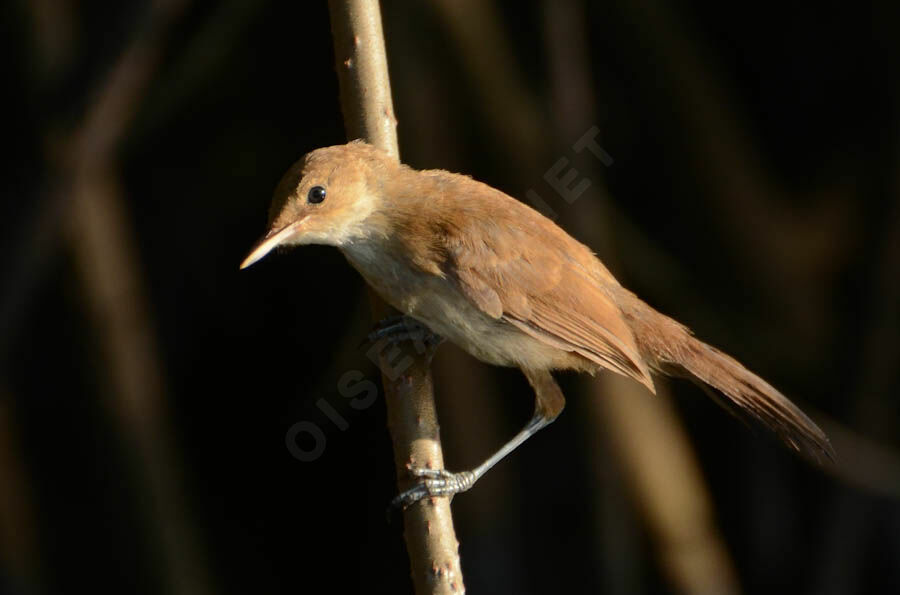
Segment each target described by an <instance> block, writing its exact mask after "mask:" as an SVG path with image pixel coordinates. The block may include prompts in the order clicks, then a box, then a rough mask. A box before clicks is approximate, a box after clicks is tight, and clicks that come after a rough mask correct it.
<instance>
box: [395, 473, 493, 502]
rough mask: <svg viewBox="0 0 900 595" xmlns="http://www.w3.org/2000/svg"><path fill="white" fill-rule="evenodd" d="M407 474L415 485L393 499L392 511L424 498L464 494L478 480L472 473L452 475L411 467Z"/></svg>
mask: <svg viewBox="0 0 900 595" xmlns="http://www.w3.org/2000/svg"><path fill="white" fill-rule="evenodd" d="M409 472H410V473H411V474H412V475H413V477H415V478H416V480H417V481H416V485H414V486H413V487H411V488H409V489H408V490H406V491H405V492H401V493H400V494H399V495H398V496H397V497H396V498H394V499H393V500H392V501H391V508H392V509H397V508H403V509H406V508H408V507H409V506H411V505H413V504H415V503H416V502H418V501H419V500H422V499H424V498H440V497H441V496H453V495H454V494H459V493H460V492H465V491H466V490H468V489H469V488H471V487H472V485H474V483H475V480H477V479H478V477H477V476H476V475H475V473H474V472H473V471H460V472H458V473H452V472H450V471H447V470H446V469H423V468H419V467H413V468H411V469H410V470H409Z"/></svg>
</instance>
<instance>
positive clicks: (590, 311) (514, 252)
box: [245, 142, 832, 489]
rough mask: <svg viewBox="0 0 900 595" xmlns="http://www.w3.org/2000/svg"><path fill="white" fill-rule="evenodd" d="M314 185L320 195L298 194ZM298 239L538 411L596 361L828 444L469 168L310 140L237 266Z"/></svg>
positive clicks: (796, 444) (743, 372)
mask: <svg viewBox="0 0 900 595" xmlns="http://www.w3.org/2000/svg"><path fill="white" fill-rule="evenodd" d="M315 186H321V187H322V188H325V189H326V190H327V199H325V200H324V201H323V202H321V203H319V204H310V202H309V201H308V200H307V195H308V193H309V192H310V189H311V188H313V187H315ZM305 243H323V244H332V245H335V246H337V247H338V248H340V249H341V250H342V251H343V252H344V254H345V255H346V257H347V259H348V261H349V262H350V263H351V264H352V265H353V266H354V267H355V268H356V269H357V270H358V271H359V272H360V273H361V274H362V275H363V277H364V278H365V279H366V280H367V281H368V282H369V283H370V284H371V285H372V286H373V287H374V288H375V290H376V291H377V292H378V293H379V294H380V295H381V296H382V297H383V298H384V299H385V300H386V301H387V302H389V303H390V304H391V305H393V306H394V307H396V308H397V309H398V310H400V311H401V312H403V313H405V314H407V315H409V316H412V317H413V318H415V319H417V320H419V321H421V322H423V323H424V324H426V325H427V326H428V327H429V328H431V329H432V330H433V331H435V332H437V333H439V334H441V335H442V336H444V337H446V338H447V339H449V340H451V341H452V342H454V343H456V344H457V345H459V346H460V347H462V348H463V349H465V350H466V351H468V352H469V353H471V354H472V355H474V356H476V357H478V358H480V359H482V360H484V361H487V362H489V363H493V364H497V365H506V366H517V367H519V368H521V369H522V370H523V371H524V372H525V373H526V376H528V378H529V381H530V382H531V384H532V386H534V388H535V392H536V401H537V403H536V418H540V420H542V424H546V423H549V421H552V419H553V418H555V417H556V415H558V414H559V412H560V411H561V410H562V406H563V402H564V401H563V399H562V394H561V392H559V389H558V386H556V384H555V382H553V380H552V377H551V376H550V374H549V372H550V371H551V370H556V369H575V370H581V371H588V372H594V371H597V370H601V369H608V370H611V371H614V372H617V373H619V374H623V375H625V376H628V377H631V378H634V379H635V380H637V381H638V382H641V383H642V384H644V385H645V386H647V387H648V388H649V389H650V390H653V380H652V378H651V376H650V373H651V370H652V371H656V372H662V373H666V374H680V375H685V376H689V377H692V378H694V379H696V380H699V381H701V382H703V383H706V384H708V385H710V386H712V387H713V388H715V389H717V390H718V391H721V393H722V394H723V395H724V396H725V397H726V400H727V402H728V403H730V404H732V405H733V406H734V407H733V409H736V410H737V411H739V412H741V413H743V414H746V415H749V416H751V417H753V418H756V419H758V420H760V421H762V422H763V423H765V424H766V425H768V426H769V427H770V428H772V429H773V430H774V431H775V432H776V433H777V434H778V435H779V436H780V437H781V438H782V439H783V440H784V441H785V442H786V443H787V444H788V445H790V446H791V447H793V448H794V449H796V450H799V451H801V452H804V453H807V454H810V455H812V456H814V457H816V458H818V456H819V455H820V454H823V453H824V454H825V455H827V456H831V454H832V453H831V447H830V445H829V443H828V439H827V438H826V436H825V435H824V434H823V433H822V431H821V430H820V429H819V428H818V427H817V426H816V425H815V424H814V423H813V422H812V421H810V420H809V418H807V417H806V416H805V415H804V414H803V413H802V412H801V411H800V410H799V409H798V408H797V407H796V406H794V405H793V404H792V403H791V402H790V401H789V400H788V399H787V398H785V397H784V396H783V395H782V394H781V393H779V392H778V391H777V390H775V389H774V388H773V387H772V386H770V385H769V384H767V383H766V382H765V381H763V380H762V379H760V378H759V377H757V376H756V375H754V374H752V373H751V372H749V371H748V370H747V369H745V368H744V367H743V366H742V365H741V364H740V363H738V362H737V361H735V360H734V359H732V358H730V357H729V356H727V355H725V354H723V353H721V352H720V351H718V350H716V349H715V348H713V347H710V346H708V345H706V344H704V343H702V342H700V341H698V340H697V339H695V338H694V337H693V336H692V335H691V333H690V331H689V330H688V329H687V328H685V327H684V326H682V325H681V324H679V323H677V322H675V321H674V320H672V319H671V318H668V317H666V316H664V315H662V314H660V313H659V312H656V311H655V310H653V309H652V308H650V307H649V306H648V305H646V304H645V303H644V302H642V301H641V300H640V299H638V298H637V297H636V296H635V295H634V294H632V293H631V292H629V291H627V290H626V289H624V288H622V287H621V286H620V285H619V283H618V282H617V281H616V279H615V278H614V277H613V276H612V275H611V274H610V273H609V271H608V270H607V269H606V267H604V266H603V264H602V263H601V262H600V261H599V260H598V259H597V258H596V256H594V254H593V253H592V252H591V251H590V250H589V249H588V248H587V247H586V246H584V245H583V244H581V243H579V242H578V241H576V240H575V239H573V238H572V237H571V236H569V235H568V234H567V233H566V232H565V231H563V230H562V229H560V228H559V227H558V226H557V225H555V224H554V223H553V222H552V221H550V220H549V219H547V218H545V217H544V216H542V215H541V214H540V213H538V212H537V211H535V210H534V209H531V208H530V207H528V206H526V205H524V204H523V203H521V202H519V201H517V200H515V199H513V198H511V197H509V196H507V195H506V194H504V193H502V192H500V191H499V190H496V189H494V188H491V187H490V186H487V185H485V184H482V183H480V182H477V181H475V180H472V179H471V178H469V177H466V176H462V175H459V174H453V173H449V172H446V171H440V170H431V171H416V170H414V169H411V168H409V167H407V166H405V165H401V164H399V163H397V162H395V161H393V160H392V159H391V158H390V157H389V156H387V155H386V154H385V153H382V152H381V151H379V150H377V149H375V148H373V147H371V146H369V145H366V144H364V143H360V142H354V143H350V144H347V145H339V146H335V147H327V148H324V149H319V150H317V151H313V152H312V153H310V154H309V155H307V156H306V157H305V158H304V159H303V160H301V161H300V162H298V163H297V164H296V165H295V166H294V167H292V168H291V170H290V171H289V172H288V173H287V174H286V175H285V177H284V178H283V179H282V182H281V183H280V184H279V187H278V189H277V190H276V196H275V200H274V201H273V210H272V212H271V215H270V232H269V234H268V235H267V236H266V238H264V239H263V241H262V242H261V243H260V244H259V245H258V246H257V248H256V249H255V250H254V251H253V252H252V253H251V255H250V256H249V257H248V259H247V260H246V261H245V266H246V265H248V264H252V262H255V261H256V260H258V259H259V258H261V257H262V256H263V255H265V254H266V253H267V252H269V251H270V250H271V249H272V248H273V247H274V246H276V245H295V244H305ZM525 437H526V438H527V435H526V436H525ZM518 438H520V437H517V439H518ZM522 440H524V438H522ZM513 442H516V439H514V441H513ZM516 443H518V442H516ZM511 444H512V443H511ZM508 446H509V445H508ZM514 446H515V445H513V447H514ZM510 450H511V448H510ZM507 452H508V451H507ZM502 454H505V452H504V453H502ZM501 456H502V455H501ZM498 460H499V459H498ZM489 462H490V464H487V463H486V465H487V467H488V468H489V467H490V465H492V464H493V463H495V462H496V460H489ZM484 470H486V469H484ZM476 471H477V470H476ZM482 472H483V470H482ZM476 479H477V474H476ZM462 489H465V488H462Z"/></svg>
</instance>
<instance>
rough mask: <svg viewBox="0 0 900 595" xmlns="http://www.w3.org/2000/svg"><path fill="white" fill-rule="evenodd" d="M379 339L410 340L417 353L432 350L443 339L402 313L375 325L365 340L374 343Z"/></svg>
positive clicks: (397, 341) (392, 340)
mask: <svg viewBox="0 0 900 595" xmlns="http://www.w3.org/2000/svg"><path fill="white" fill-rule="evenodd" d="M379 339H388V340H389V341H391V342H392V343H400V342H402V341H412V342H413V344H414V345H415V347H416V351H418V352H419V353H425V352H426V351H434V350H435V349H437V347H438V345H440V344H441V343H442V342H443V341H444V338H443V337H441V336H440V335H438V334H437V333H435V332H434V331H432V330H431V329H430V328H428V327H427V326H425V325H424V324H422V323H421V322H419V321H418V320H416V319H415V318H412V317H410V316H405V315H403V314H397V315H394V316H388V317H387V318H383V319H382V320H380V321H379V322H378V323H377V324H376V325H375V328H373V329H372V332H371V333H369V335H368V337H367V340H368V341H369V342H370V343H374V342H376V341H378V340H379Z"/></svg>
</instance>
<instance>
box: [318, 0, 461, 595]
mask: <svg viewBox="0 0 900 595" xmlns="http://www.w3.org/2000/svg"><path fill="white" fill-rule="evenodd" d="M328 7H329V11H330V14H331V26H332V32H333V35H334V49H335V59H336V62H337V71H338V77H339V80H340V88H341V107H342V109H343V112H344V123H345V127H346V130H347V137H348V138H349V139H351V140H352V139H356V138H362V139H364V140H366V141H368V142H369V143H371V144H373V145H375V146H377V147H379V148H381V149H384V150H386V151H388V152H389V153H390V154H391V155H393V156H394V157H397V158H399V149H398V148H397V133H396V126H397V121H396V118H395V117H394V108H393V102H392V100H391V87H390V80H389V78H388V70H387V56H386V53H385V49H384V36H383V33H382V29H381V13H380V10H379V6H378V2H377V0H330V1H329V3H328ZM371 297H372V304H373V306H372V310H373V315H374V317H375V318H376V320H377V319H379V318H381V317H383V316H384V314H385V313H386V312H387V307H386V306H385V304H383V303H382V302H381V301H380V300H379V299H378V298H377V297H376V296H375V295H374V293H373V294H371ZM392 355H396V354H392ZM392 362H399V364H394V363H392ZM381 369H382V371H383V374H382V379H383V383H384V390H385V400H386V402H387V410H388V425H389V427H390V432H391V437H392V439H393V443H394V462H395V464H396V467H397V477H398V484H399V487H400V489H401V490H402V489H404V488H406V487H408V485H407V484H408V482H409V473H408V470H409V467H411V466H419V467H431V468H436V469H442V468H443V467H444V457H443V453H442V450H441V443H440V437H439V428H438V423H437V414H436V412H435V407H434V395H433V390H432V381H431V372H430V369H429V357H428V356H427V355H423V354H417V353H415V352H414V350H412V349H411V348H409V347H408V346H407V347H406V348H404V349H403V350H402V355H401V356H400V358H397V357H392V358H390V360H389V358H388V356H387V354H385V353H382V354H381ZM391 372H397V373H391ZM403 516H404V524H405V527H406V529H405V539H406V546H407V549H408V551H409V559H410V567H411V572H412V578H413V584H414V585H415V589H416V593H420V594H421V593H457V592H462V591H463V590H464V586H463V579H462V571H461V569H460V563H459V553H458V549H459V543H458V542H457V541H456V532H455V531H454V528H453V518H452V516H451V514H450V501H449V499H447V498H431V499H426V500H423V501H421V502H419V503H416V504H414V505H413V506H410V507H409V508H407V509H406V511H405V512H404V515H403Z"/></svg>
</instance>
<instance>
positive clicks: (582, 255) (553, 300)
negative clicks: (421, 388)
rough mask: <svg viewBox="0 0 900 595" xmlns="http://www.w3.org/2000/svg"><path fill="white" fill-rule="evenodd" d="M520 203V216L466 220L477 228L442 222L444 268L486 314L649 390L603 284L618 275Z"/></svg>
mask: <svg viewBox="0 0 900 595" xmlns="http://www.w3.org/2000/svg"><path fill="white" fill-rule="evenodd" d="M522 207H523V209H525V210H526V211H527V212H528V213H529V215H528V216H526V217H524V219H525V220H524V221H522V220H519V221H498V220H497V219H496V218H492V219H490V220H486V219H483V218H478V219H469V220H467V225H468V226H477V227H479V228H480V229H462V230H461V229H457V228H453V227H450V228H446V229H445V230H444V233H443V234H442V236H443V237H444V239H445V246H444V248H445V254H446V256H447V259H446V262H445V268H446V269H447V272H448V274H449V275H451V276H452V277H455V278H456V279H457V280H458V282H459V286H460V289H461V291H462V293H463V294H464V295H465V296H466V297H467V298H468V299H469V300H470V301H471V302H472V303H473V304H474V305H475V306H476V307H477V308H479V309H480V310H481V311H482V312H484V313H485V314H487V315H488V316H490V317H492V318H496V319H502V320H505V321H507V322H509V323H510V324H512V325H514V326H515V327H517V328H518V329H520V330H521V331H523V332H525V333H527V334H529V335H531V336H532V337H534V338H536V339H538V340H540V341H542V342H544V343H546V344H548V345H551V346H554V347H557V348H559V349H563V350H566V351H569V352H571V353H576V354H578V355H580V356H582V357H584V358H586V359H588V360H591V361H593V362H594V363H596V364H599V365H600V366H602V367H604V368H608V369H611V370H614V371H616V372H618V373H620V374H623V375H625V376H629V377H631V378H634V379H636V380H637V381H639V382H641V383H642V384H644V385H646V386H648V387H649V388H650V389H651V390H653V381H652V380H651V378H650V373H649V370H648V369H647V366H646V364H645V363H644V361H643V359H642V358H641V356H640V353H639V351H638V348H637V345H636V343H635V340H634V336H633V335H632V333H631V329H630V328H629V327H628V325H627V323H626V322H625V320H624V318H623V317H622V313H621V311H620V309H619V306H618V305H617V304H616V302H615V301H614V299H613V298H612V297H611V295H610V294H609V293H607V292H606V291H604V289H603V287H604V284H609V283H614V284H616V281H615V279H613V278H612V276H611V275H610V274H609V273H608V272H607V271H606V269H605V268H604V267H603V265H602V264H600V261H599V260H597V258H596V257H595V256H594V255H593V254H592V253H591V252H590V250H588V249H587V247H585V246H584V245H582V244H580V243H578V242H577V241H575V240H574V239H572V238H571V237H569V236H568V235H566V234H565V233H564V232H562V231H561V230H558V228H556V227H555V226H552V228H551V229H549V230H548V229H547V226H546V224H547V223H549V221H546V222H545V221H540V222H536V221H528V218H529V217H530V218H533V217H534V216H537V217H540V215H538V214H537V213H535V212H533V211H531V209H528V208H527V207H524V205H522ZM529 222H530V223H534V225H527V223H529ZM523 223H525V224H526V225H523ZM551 225H552V224H551ZM557 232H558V233H557Z"/></svg>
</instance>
